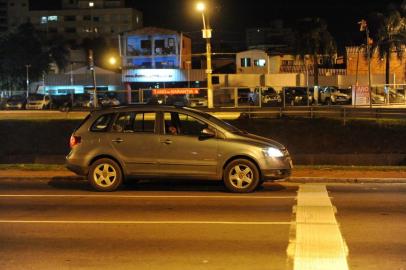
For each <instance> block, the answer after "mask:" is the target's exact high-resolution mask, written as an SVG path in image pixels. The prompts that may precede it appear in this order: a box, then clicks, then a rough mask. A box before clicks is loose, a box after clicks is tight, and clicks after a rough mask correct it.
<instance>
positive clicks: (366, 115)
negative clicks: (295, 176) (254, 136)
mask: <svg viewBox="0 0 406 270" xmlns="http://www.w3.org/2000/svg"><path fill="white" fill-rule="evenodd" d="M202 110H203V111H206V112H209V113H212V114H214V115H216V116H218V117H220V118H223V119H237V118H247V119H249V118H284V117H302V118H333V119H340V120H342V121H343V122H344V124H345V123H346V121H347V120H351V119H368V120H383V119H388V120H406V108H369V107H364V108H359V107H357V108H354V107H349V106H334V107H333V106H331V107H321V106H317V107H316V106H312V107H306V106H301V107H299V106H295V107H286V108H281V107H278V108H277V107H274V108H258V107H255V108H253V107H246V108H215V109H202ZM88 113H89V110H87V111H77V110H75V111H64V112H61V111H41V110H40V111H29V110H20V111H5V110H0V119H81V118H84V117H85V116H86V115H87V114H88Z"/></svg>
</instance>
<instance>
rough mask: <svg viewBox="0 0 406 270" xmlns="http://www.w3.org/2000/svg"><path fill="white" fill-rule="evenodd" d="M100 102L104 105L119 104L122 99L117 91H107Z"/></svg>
mask: <svg viewBox="0 0 406 270" xmlns="http://www.w3.org/2000/svg"><path fill="white" fill-rule="evenodd" d="M99 104H100V106H102V107H111V106H119V105H120V101H119V100H118V97H117V95H116V94H115V93H105V94H104V95H102V96H101V97H100V98H99Z"/></svg>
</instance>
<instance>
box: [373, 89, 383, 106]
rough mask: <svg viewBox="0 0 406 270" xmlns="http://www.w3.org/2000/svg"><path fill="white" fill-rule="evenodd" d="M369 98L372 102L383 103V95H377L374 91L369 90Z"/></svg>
mask: <svg viewBox="0 0 406 270" xmlns="http://www.w3.org/2000/svg"><path fill="white" fill-rule="evenodd" d="M371 100H372V104H384V103H385V97H384V96H383V95H379V94H377V93H374V92H371Z"/></svg>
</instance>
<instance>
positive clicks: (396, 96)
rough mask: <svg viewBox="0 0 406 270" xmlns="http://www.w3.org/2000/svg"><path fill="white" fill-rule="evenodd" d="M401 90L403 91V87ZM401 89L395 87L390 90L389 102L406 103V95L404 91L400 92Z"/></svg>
mask: <svg viewBox="0 0 406 270" xmlns="http://www.w3.org/2000/svg"><path fill="white" fill-rule="evenodd" d="M400 91H403V89H402V90H400ZM400 91H398V90H395V89H390V90H389V102H390V103H404V102H405V95H404V94H403V93H400Z"/></svg>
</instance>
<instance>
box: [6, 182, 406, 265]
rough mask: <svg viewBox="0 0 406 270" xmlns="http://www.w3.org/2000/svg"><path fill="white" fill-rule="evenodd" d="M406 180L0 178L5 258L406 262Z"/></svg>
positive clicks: (26, 261)
mask: <svg viewBox="0 0 406 270" xmlns="http://www.w3.org/2000/svg"><path fill="white" fill-rule="evenodd" d="M405 235H406V184H328V185H324V184H311V183H308V184H301V185H300V184H288V183H273V184H266V185H265V186H264V187H263V188H261V189H260V190H258V191H257V192H255V193H252V194H244V195H238V194H230V193H227V192H225V191H224V189H223V187H222V186H221V185H218V184H216V183H207V182H206V183H205V182H199V183H193V184H191V183H187V182H173V183H171V184H168V183H159V182H155V183H143V182H141V183H139V184H135V185H131V186H129V187H126V188H125V189H123V190H120V191H118V192H115V193H97V192H93V191H91V190H90V189H89V187H88V185H87V184H86V183H85V182H82V181H68V180H65V179H63V178H59V179H54V180H52V181H46V180H40V179H33V180H20V181H15V180H1V181H0V269H233V270H237V269H312V270H313V269H329V270H330V269H398V270H400V269H406V256H405V254H406V237H405Z"/></svg>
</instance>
